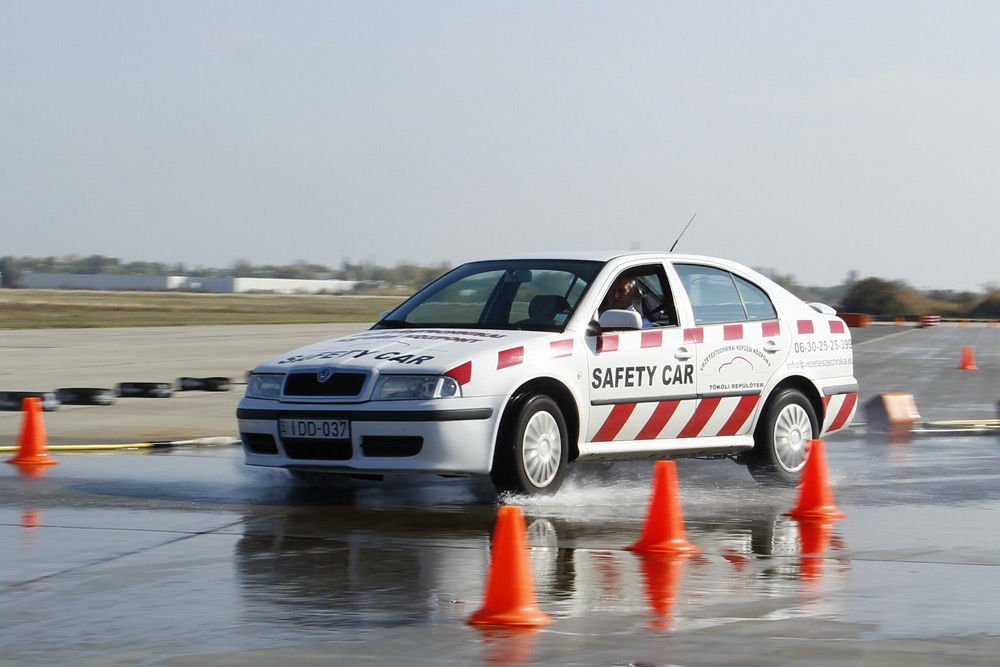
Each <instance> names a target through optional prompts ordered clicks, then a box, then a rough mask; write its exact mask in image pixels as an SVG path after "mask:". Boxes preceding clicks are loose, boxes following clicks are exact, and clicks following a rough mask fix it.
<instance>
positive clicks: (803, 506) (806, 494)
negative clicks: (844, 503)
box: [785, 440, 847, 519]
mask: <svg viewBox="0 0 1000 667" xmlns="http://www.w3.org/2000/svg"><path fill="white" fill-rule="evenodd" d="M785 514H786V515H787V516H792V517H795V518H797V519H798V518H813V519H840V518H843V517H845V516H847V515H846V514H844V513H843V512H841V511H840V510H838V509H837V507H836V506H835V505H834V504H833V489H832V488H830V478H829V475H828V474H827V470H826V454H824V453H823V441H822V440H810V441H809V456H808V458H806V465H805V468H803V469H802V479H801V480H800V481H799V501H798V503H796V505H795V507H794V508H793V509H792V510H791V511H789V512H785Z"/></svg>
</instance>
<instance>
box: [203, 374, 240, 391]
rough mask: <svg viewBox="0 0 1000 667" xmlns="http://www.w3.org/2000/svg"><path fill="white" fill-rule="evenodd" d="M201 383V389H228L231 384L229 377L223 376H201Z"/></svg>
mask: <svg viewBox="0 0 1000 667" xmlns="http://www.w3.org/2000/svg"><path fill="white" fill-rule="evenodd" d="M201 383H202V387H201V388H202V390H203V391H229V389H230V387H231V386H232V383H231V382H230V381H229V378H224V377H210V378H201Z"/></svg>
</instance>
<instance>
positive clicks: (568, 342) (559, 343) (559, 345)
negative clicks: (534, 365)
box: [549, 338, 573, 359]
mask: <svg viewBox="0 0 1000 667" xmlns="http://www.w3.org/2000/svg"><path fill="white" fill-rule="evenodd" d="M549 353H550V356H551V357H552V358H553V359H558V358H560V357H569V356H571V355H572V354H573V339H572V338H566V339H565V340H554V341H552V342H551V343H549Z"/></svg>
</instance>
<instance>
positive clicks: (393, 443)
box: [237, 252, 858, 493]
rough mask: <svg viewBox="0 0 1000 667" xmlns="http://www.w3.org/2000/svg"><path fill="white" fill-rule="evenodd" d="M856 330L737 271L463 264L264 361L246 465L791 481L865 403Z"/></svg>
mask: <svg viewBox="0 0 1000 667" xmlns="http://www.w3.org/2000/svg"><path fill="white" fill-rule="evenodd" d="M853 372H854V371H853V356H852V348H851V335H850V332H849V330H848V328H847V327H846V326H845V324H844V322H843V320H841V319H840V318H838V317H837V316H836V314H835V313H834V311H833V310H832V309H831V308H829V307H828V306H824V305H822V304H806V303H804V302H803V301H801V300H799V299H798V298H797V297H795V296H794V295H792V294H791V293H790V292H788V291H787V290H785V289H783V288H782V287H780V286H779V285H777V284H775V283H774V282H772V281H771V280H769V279H767V278H766V277H764V276H762V275H761V274H759V273H757V272H755V271H753V270H751V269H749V268H747V267H745V266H742V265H740V264H736V263H734V262H730V261H726V260H722V259H715V258H710V257H701V256H695V255H678V254H668V253H637V252H631V253H602V254H597V253H572V254H559V255H545V256H535V257H516V258H511V259H493V260H486V261H477V262H470V263H468V264H463V265H461V266H459V267H457V268H455V269H453V270H452V271H450V272H448V273H446V274H445V275H443V276H441V277H440V278H438V279H437V280H435V281H434V282H432V283H430V284H429V285H427V286H426V287H424V288H423V289H422V290H420V291H419V292H417V293H416V294H415V295H413V296H412V297H411V298H409V299H408V300H406V301H405V302H404V303H402V304H401V305H400V306H398V307H397V308H396V309H394V310H392V311H390V312H388V313H386V314H385V315H384V316H383V317H382V318H381V319H380V320H379V322H377V323H376V324H375V325H374V326H373V327H372V328H371V329H369V330H367V331H363V332H361V333H358V334H355V335H351V336H346V337H343V338H336V339H332V340H327V341H324V342H321V343H316V344H315V345H310V346H308V347H305V348H302V349H298V350H294V351H292V352H288V353H286V354H282V355H279V356H277V357H274V358H272V359H270V360H268V361H266V362H265V363H263V364H261V365H260V366H258V367H257V368H256V369H255V370H254V371H253V372H252V373H251V374H250V376H249V378H248V382H247V389H246V396H245V397H244V398H243V399H242V400H241V401H240V404H239V408H238V410H237V419H238V421H239V430H240V436H241V438H242V441H243V448H244V452H245V455H246V462H247V464H249V465H254V466H272V467H280V468H286V469H288V470H289V471H291V472H292V474H293V475H296V476H298V477H301V478H304V479H316V478H321V477H324V476H327V475H329V474H346V475H363V476H366V477H371V476H376V477H378V476H384V475H385V474H389V473H437V474H442V475H487V474H488V475H490V476H491V477H492V479H493V482H494V485H495V486H496V487H497V489H498V490H501V491H513V492H518V493H552V492H554V491H555V490H556V489H558V488H559V485H560V484H561V483H562V481H563V477H564V476H565V474H566V469H567V466H568V465H569V464H571V463H573V462H574V461H582V460H587V459H590V460H595V459H605V460H623V459H636V458H649V459H654V458H676V457H707V458H731V459H734V460H736V461H737V462H739V463H742V464H745V465H746V466H747V467H748V468H749V470H750V473H751V474H752V475H753V476H754V477H755V478H757V479H758V480H762V481H777V482H781V483H794V482H795V481H796V480H797V478H798V475H799V472H800V471H801V469H802V467H803V465H804V462H805V451H806V450H805V448H806V443H807V441H808V440H809V439H811V438H818V437H821V436H823V435H825V434H827V433H831V432H833V431H837V430H838V429H842V428H844V427H846V426H848V425H849V424H850V422H851V419H852V418H853V416H854V413H855V408H856V405H857V397H858V393H857V392H858V385H857V380H856V379H855V378H854V375H853Z"/></svg>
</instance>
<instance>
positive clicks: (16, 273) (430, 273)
mask: <svg viewBox="0 0 1000 667" xmlns="http://www.w3.org/2000/svg"><path fill="white" fill-rule="evenodd" d="M449 268H450V267H449V266H448V265H447V264H445V263H439V264H435V265H431V266H418V265H416V264H408V263H401V264H397V265H396V266H393V267H385V266H376V265H374V264H352V263H351V262H348V261H344V262H342V263H341V265H340V268H332V267H329V266H323V265H322V264H311V263H308V262H304V261H300V262H295V263H293V264H285V265H272V264H251V263H250V262H248V261H245V260H241V261H238V262H235V263H233V265H232V266H230V267H228V268H224V269H219V268H211V267H202V266H194V267H193V266H189V265H187V264H184V263H183V262H175V263H167V262H123V261H122V260H120V259H118V258H117V257H105V256H103V255H89V256H87V257H81V256H78V255H67V256H64V257H10V256H8V257H0V274H2V282H0V286H2V287H20V278H21V276H22V275H23V274H24V273H26V272H29V271H35V272H38V273H82V274H112V275H132V276H137V275H138V276H191V275H196V276H212V277H232V278H290V279H297V280H331V279H340V280H356V281H360V282H363V283H365V284H366V285H368V286H369V287H371V286H383V287H387V288H400V287H402V288H407V289H416V288H418V287H420V286H422V285H425V284H426V283H428V282H430V281H431V280H432V279H434V278H436V277H437V276H439V275H441V274H442V273H444V272H445V271H447V270H448V269H449Z"/></svg>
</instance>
